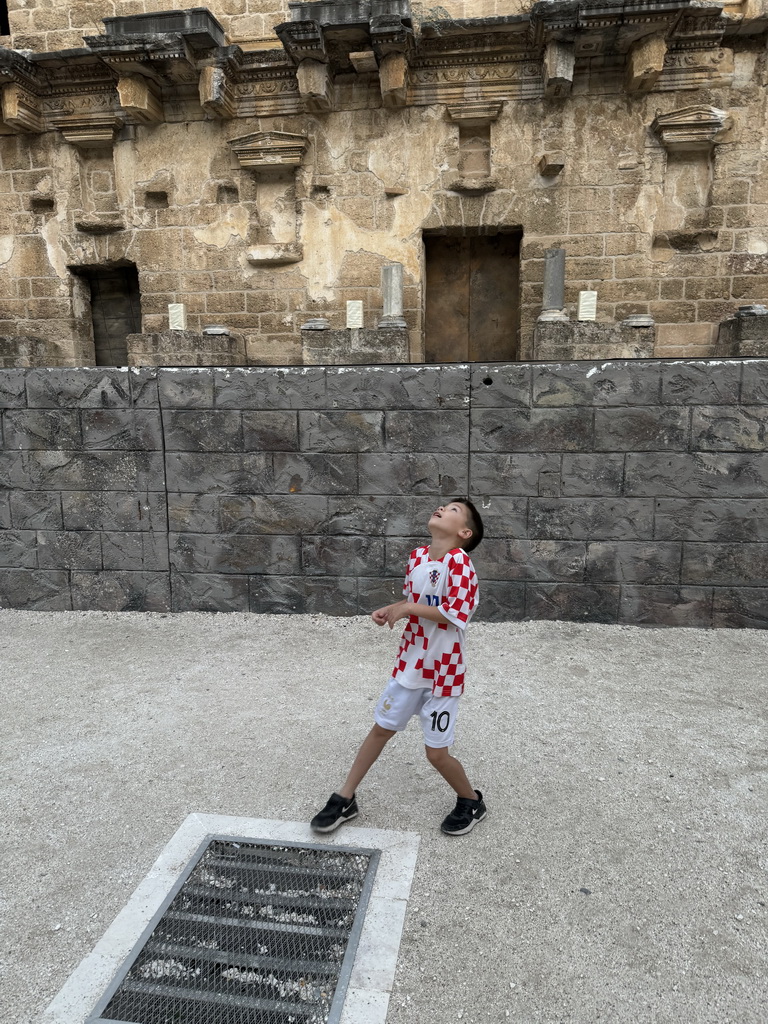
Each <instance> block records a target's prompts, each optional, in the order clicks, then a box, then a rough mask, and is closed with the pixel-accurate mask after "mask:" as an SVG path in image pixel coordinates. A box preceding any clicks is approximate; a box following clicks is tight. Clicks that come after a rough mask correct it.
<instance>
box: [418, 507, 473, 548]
mask: <svg viewBox="0 0 768 1024" xmlns="http://www.w3.org/2000/svg"><path fill="white" fill-rule="evenodd" d="M428 529H429V532H430V534H431V535H432V536H433V537H434V536H435V535H436V534H440V535H441V536H443V537H456V539H457V540H458V541H459V542H460V543H462V544H464V543H466V542H467V541H468V540H469V538H470V537H471V536H472V530H471V528H470V526H469V525H468V524H467V509H466V508H465V507H464V506H463V505H462V504H461V502H458V501H452V502H451V503H450V505H441V506H440V507H439V508H437V509H435V511H434V512H433V513H432V515H431V516H430V519H429V523H428Z"/></svg>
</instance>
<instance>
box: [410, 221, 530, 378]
mask: <svg viewBox="0 0 768 1024" xmlns="http://www.w3.org/2000/svg"><path fill="white" fill-rule="evenodd" d="M520 238H521V232H508V233H499V234H495V235H480V234H477V235H468V234H462V235H458V234H457V235H450V234H448V235H444V234H440V235H432V234H428V233H425V234H424V248H425V256H426V301H425V314H424V333H425V341H424V349H425V359H426V361H427V362H428V363H442V362H467V361H472V362H473V361H481V362H482V361H486V360H488V361H496V360H510V359H515V358H516V356H517V338H518V333H519V329H520Z"/></svg>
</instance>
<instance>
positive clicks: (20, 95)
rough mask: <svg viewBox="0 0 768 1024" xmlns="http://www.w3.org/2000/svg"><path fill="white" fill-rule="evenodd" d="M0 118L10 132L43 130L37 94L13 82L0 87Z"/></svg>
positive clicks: (43, 121)
mask: <svg viewBox="0 0 768 1024" xmlns="http://www.w3.org/2000/svg"><path fill="white" fill-rule="evenodd" d="M2 120H3V123H4V124H6V125H7V126H8V127H9V128H10V129H11V131H12V132H42V131H45V119H44V118H43V112H42V108H41V106H40V98H39V96H35V95H34V93H31V92H29V91H28V90H27V89H24V88H23V87H22V86H20V85H17V84H16V83H15V82H14V83H12V84H11V85H5V86H3V88H2Z"/></svg>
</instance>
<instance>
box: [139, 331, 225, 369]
mask: <svg viewBox="0 0 768 1024" xmlns="http://www.w3.org/2000/svg"><path fill="white" fill-rule="evenodd" d="M126 343H127V345H128V365H129V366H241V365H243V364H244V363H245V342H244V341H243V338H242V336H241V335H239V334H205V333H202V334H200V333H198V332H197V331H159V332H157V333H154V334H129V335H128V337H127V338H126Z"/></svg>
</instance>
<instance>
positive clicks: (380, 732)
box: [371, 722, 397, 740]
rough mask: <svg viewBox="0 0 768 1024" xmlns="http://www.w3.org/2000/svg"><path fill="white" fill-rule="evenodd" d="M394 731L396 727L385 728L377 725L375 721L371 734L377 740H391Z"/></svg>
mask: <svg viewBox="0 0 768 1024" xmlns="http://www.w3.org/2000/svg"><path fill="white" fill-rule="evenodd" d="M396 731H397V730H396V729H385V728H384V726H382V725H379V724H378V722H377V723H375V724H374V726H373V728H372V729H371V735H372V736H375V737H376V739H379V740H391V739H392V737H393V736H394V735H395V732H396Z"/></svg>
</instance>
